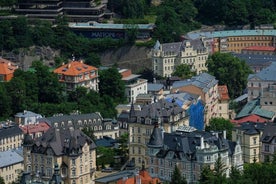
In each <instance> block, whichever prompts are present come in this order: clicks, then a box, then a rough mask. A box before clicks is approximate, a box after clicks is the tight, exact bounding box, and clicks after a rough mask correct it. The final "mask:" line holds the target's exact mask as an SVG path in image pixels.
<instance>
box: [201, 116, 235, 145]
mask: <svg viewBox="0 0 276 184" xmlns="http://www.w3.org/2000/svg"><path fill="white" fill-rule="evenodd" d="M233 127H234V125H233V124H232V123H231V122H230V120H227V119H224V118H211V119H210V122H209V125H208V126H206V128H205V130H206V131H223V130H226V137H227V139H229V140H231V139H232V129H233Z"/></svg>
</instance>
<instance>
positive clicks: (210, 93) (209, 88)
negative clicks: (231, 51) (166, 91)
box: [171, 73, 219, 125]
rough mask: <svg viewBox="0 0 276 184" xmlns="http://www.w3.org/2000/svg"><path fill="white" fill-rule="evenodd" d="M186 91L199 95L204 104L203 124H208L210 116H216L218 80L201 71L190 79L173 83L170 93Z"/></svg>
mask: <svg viewBox="0 0 276 184" xmlns="http://www.w3.org/2000/svg"><path fill="white" fill-rule="evenodd" d="M178 92H187V93H191V94H196V95H199V96H200V97H201V100H202V101H203V103H204V104H205V117H204V119H205V120H204V122H205V124H207V125H208V124H209V120H210V119H211V118H212V117H218V100H219V93H218V80H216V79H215V77H214V76H212V75H210V74H208V73H201V74H199V75H197V76H194V77H192V78H191V79H187V80H183V81H176V82H174V83H173V85H172V88H171V93H178Z"/></svg>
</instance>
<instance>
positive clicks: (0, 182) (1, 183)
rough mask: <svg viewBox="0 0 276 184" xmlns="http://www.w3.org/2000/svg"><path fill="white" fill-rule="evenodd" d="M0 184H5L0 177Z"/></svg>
mask: <svg viewBox="0 0 276 184" xmlns="http://www.w3.org/2000/svg"><path fill="white" fill-rule="evenodd" d="M0 184H5V181H4V178H2V177H1V176H0Z"/></svg>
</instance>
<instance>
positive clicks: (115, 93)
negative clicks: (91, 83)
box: [99, 67, 125, 102]
mask: <svg viewBox="0 0 276 184" xmlns="http://www.w3.org/2000/svg"><path fill="white" fill-rule="evenodd" d="M99 79H100V83H99V92H100V95H101V96H104V95H108V96H109V97H111V98H113V99H114V102H123V101H125V84H124V82H123V81H122V75H121V74H120V73H119V72H118V69H117V68H115V67H112V68H109V69H107V70H102V71H100V77H99Z"/></svg>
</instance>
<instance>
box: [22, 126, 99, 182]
mask: <svg viewBox="0 0 276 184" xmlns="http://www.w3.org/2000/svg"><path fill="white" fill-rule="evenodd" d="M23 147H24V148H23V150H24V171H28V172H31V175H35V174H37V173H39V174H40V177H41V179H42V180H44V181H49V180H50V178H51V177H52V175H53V173H54V167H55V165H56V164H58V165H59V166H60V171H61V172H60V174H61V177H62V180H63V182H64V183H66V184H91V183H93V180H94V172H95V170H96V145H95V143H94V142H93V141H92V140H91V139H90V138H89V137H87V136H86V135H85V134H84V133H83V132H81V131H80V130H74V129H57V128H51V129H49V130H48V131H47V132H46V133H45V134H44V135H43V136H41V137H39V138H38V139H36V141H35V142H34V141H33V140H32V139H31V137H30V136H28V135H26V136H25V137H24V143H23Z"/></svg>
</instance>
